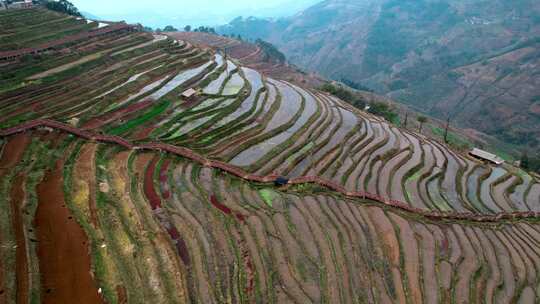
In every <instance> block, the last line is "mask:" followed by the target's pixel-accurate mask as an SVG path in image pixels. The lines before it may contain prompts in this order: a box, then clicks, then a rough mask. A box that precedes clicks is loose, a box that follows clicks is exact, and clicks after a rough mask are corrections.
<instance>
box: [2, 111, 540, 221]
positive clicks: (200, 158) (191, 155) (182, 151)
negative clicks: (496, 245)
mask: <svg viewBox="0 0 540 304" xmlns="http://www.w3.org/2000/svg"><path fill="white" fill-rule="evenodd" d="M37 127H48V128H53V129H56V130H60V131H63V132H66V133H70V134H73V135H76V136H78V137H81V138H84V139H87V140H88V139H92V140H95V141H99V142H105V143H110V144H117V145H120V146H123V147H124V148H126V149H130V150H151V151H158V152H160V153H161V152H167V153H171V154H175V155H178V156H181V157H185V158H188V159H190V160H191V161H194V162H197V163H200V164H202V165H204V166H206V167H211V168H216V169H220V170H223V171H225V172H227V173H229V174H232V175H235V176H237V177H240V178H242V179H244V180H248V181H255V182H265V183H269V182H272V181H274V180H275V179H276V178H277V177H278V176H276V175H265V176H260V175H256V174H250V173H249V172H247V171H245V170H243V169H242V168H239V167H238V166H235V165H232V164H230V163H224V162H220V161H215V160H210V159H208V158H206V157H205V156H204V155H201V154H198V153H197V152H195V151H193V150H190V149H188V148H186V147H181V146H174V145H170V144H165V143H160V142H148V143H144V144H140V145H136V144H134V143H132V142H130V141H129V140H127V139H124V138H121V137H119V136H111V135H103V134H99V133H95V132H91V131H88V130H82V129H78V128H75V127H73V126H70V125H67V124H64V123H61V122H58V121H53V120H47V119H37V120H32V121H28V122H25V123H23V124H20V125H18V126H16V127H13V128H9V129H3V130H2V129H0V137H8V136H11V135H15V134H18V133H20V132H24V131H28V130H31V129H34V128H37ZM369 146H371V147H372V148H370V149H375V150H378V149H376V146H377V144H369V145H368V146H367V147H369ZM364 149H366V147H364ZM368 150H369V149H367V150H366V151H368ZM363 154H369V153H363ZM370 157H371V156H368V157H367V158H370ZM365 160H366V158H365V157H363V161H365ZM359 168H360V166H359V165H357V166H356V169H355V170H354V172H353V174H352V176H356V175H357V174H359V173H360V172H358V170H360V169H359ZM425 170H426V166H424V168H423V169H422V171H421V172H424V171H425ZM355 172H356V174H355ZM356 179H357V177H355V178H352V180H356ZM349 180H351V178H349ZM306 183H314V184H318V185H319V186H322V187H325V188H328V189H329V190H331V191H336V192H339V193H341V194H342V195H344V196H347V197H351V198H362V199H365V198H367V199H370V200H371V201H375V202H378V203H381V204H384V205H386V206H388V207H392V208H395V209H399V210H401V211H405V212H408V213H414V214H417V215H420V216H423V217H426V218H429V219H431V220H455V221H474V222H482V223H487V222H501V221H515V220H522V219H538V218H540V212H535V211H515V212H505V211H501V212H499V213H495V214H489V215H486V214H479V213H472V212H455V211H453V212H438V211H435V210H431V209H429V208H427V207H425V206H421V207H419V206H416V207H415V206H411V205H410V204H408V203H405V202H401V201H397V200H392V199H390V198H387V197H381V196H379V195H377V194H373V193H369V192H362V191H348V190H347V188H351V187H348V186H350V185H345V186H342V185H340V184H337V183H334V182H332V181H330V180H326V179H324V178H322V177H320V176H300V177H296V178H292V179H290V180H289V181H288V183H287V185H289V186H292V185H297V184H306ZM534 186H538V187H539V189H540V184H535V185H534ZM346 187H347V188H346ZM413 189H415V188H414V187H413ZM531 193H533V195H535V194H536V192H533V191H531Z"/></svg>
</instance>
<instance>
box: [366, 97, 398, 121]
mask: <svg viewBox="0 0 540 304" xmlns="http://www.w3.org/2000/svg"><path fill="white" fill-rule="evenodd" d="M368 112H369V113H371V114H374V115H377V116H381V117H384V119H386V120H388V121H389V122H391V123H393V124H399V115H398V113H397V112H396V109H395V108H394V107H392V106H391V105H389V104H387V103H384V102H373V103H371V104H370V108H369V110H368Z"/></svg>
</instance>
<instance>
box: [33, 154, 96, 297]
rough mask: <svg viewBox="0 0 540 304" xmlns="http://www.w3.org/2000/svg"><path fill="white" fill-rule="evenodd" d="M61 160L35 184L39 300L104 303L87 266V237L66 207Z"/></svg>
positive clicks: (88, 258) (88, 259)
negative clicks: (40, 295) (39, 277)
mask: <svg viewBox="0 0 540 304" xmlns="http://www.w3.org/2000/svg"><path fill="white" fill-rule="evenodd" d="M62 170H63V164H62V162H60V161H59V162H58V163H57V165H56V168H55V169H54V170H53V171H49V172H47V173H46V174H45V177H44V179H43V181H42V182H41V183H40V184H39V185H38V186H37V194H38V202H39V205H38V209H37V212H36V218H35V226H36V228H37V237H38V241H39V243H38V250H37V251H38V252H37V253H38V257H39V268H40V271H41V276H42V277H41V279H42V303H73V301H75V300H76V301H77V303H89V304H90V303H92V304H93V303H103V300H102V299H101V298H100V296H99V294H98V290H97V286H96V283H95V282H94V280H93V278H92V275H91V270H90V256H89V254H88V245H87V243H88V239H87V237H86V235H85V233H84V231H83V229H82V228H81V227H80V226H79V225H78V224H77V222H76V221H75V219H73V217H72V216H71V213H70V212H69V210H68V209H67V208H66V205H65V202H64V193H63V187H62V185H63V179H62Z"/></svg>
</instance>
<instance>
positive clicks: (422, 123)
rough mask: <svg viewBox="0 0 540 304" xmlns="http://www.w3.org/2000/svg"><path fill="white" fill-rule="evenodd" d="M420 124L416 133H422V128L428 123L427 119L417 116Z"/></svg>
mask: <svg viewBox="0 0 540 304" xmlns="http://www.w3.org/2000/svg"><path fill="white" fill-rule="evenodd" d="M416 120H418V122H419V123H420V126H419V127H418V133H422V126H423V125H424V124H425V123H426V122H427V121H428V119H427V117H425V116H418V118H417V119H416Z"/></svg>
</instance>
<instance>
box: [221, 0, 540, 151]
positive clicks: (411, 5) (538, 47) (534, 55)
mask: <svg viewBox="0 0 540 304" xmlns="http://www.w3.org/2000/svg"><path fill="white" fill-rule="evenodd" d="M219 31H221V32H224V33H235V34H241V35H243V36H245V37H250V38H257V37H260V38H263V39H266V40H268V41H270V42H272V43H274V44H276V45H277V46H278V47H279V48H280V50H282V51H283V52H284V53H285V54H286V55H287V57H288V58H289V59H290V60H291V62H293V63H295V64H297V65H299V66H300V67H302V68H305V69H308V70H312V71H317V72H319V73H321V74H323V75H324V76H327V77H331V78H334V79H341V78H346V79H350V80H353V81H355V82H358V83H361V84H363V85H365V86H368V87H370V88H372V89H374V90H376V91H377V92H378V93H382V94H386V95H388V96H389V97H392V98H394V99H397V100H400V101H402V102H404V103H406V104H408V105H411V106H413V107H415V108H416V109H418V110H421V111H424V112H427V113H429V114H433V115H435V116H437V117H439V118H441V119H446V118H447V116H450V117H451V118H452V120H453V121H454V122H455V123H456V124H458V125H460V126H462V127H473V128H477V129H478V130H479V131H482V132H485V133H488V134H491V135H495V136H498V137H499V138H500V139H503V140H505V141H506V142H510V143H514V144H529V145H530V146H532V147H538V145H539V144H540V142H539V140H538V138H540V116H539V114H538V113H539V109H540V98H539V94H538V89H537V88H538V86H539V84H540V83H539V81H540V77H538V73H540V65H539V62H540V60H539V58H540V4H539V2H538V1H533V0H524V1H467V0H458V1H446V0H444V1H427V0H422V1H402V0H363V1H352V0H327V1H323V2H321V3H320V4H318V5H315V6H313V7H311V8H309V9H307V10H305V11H304V12H303V13H301V14H298V15H296V16H294V17H292V18H289V19H282V20H277V21H274V20H260V19H254V18H247V19H241V18H240V19H236V20H234V21H233V22H231V23H230V24H229V25H227V26H224V27H222V28H220V29H219ZM494 121H497V124H494V123H493V122H494Z"/></svg>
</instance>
